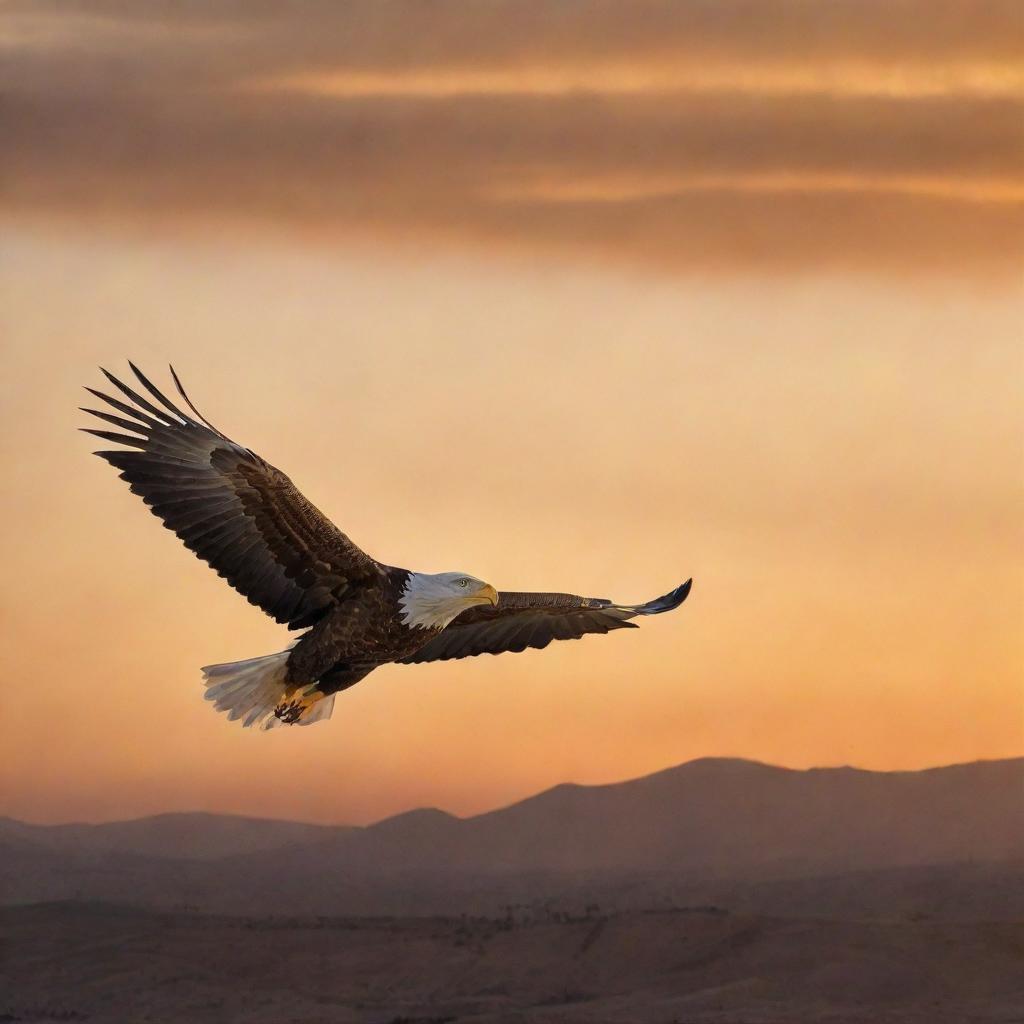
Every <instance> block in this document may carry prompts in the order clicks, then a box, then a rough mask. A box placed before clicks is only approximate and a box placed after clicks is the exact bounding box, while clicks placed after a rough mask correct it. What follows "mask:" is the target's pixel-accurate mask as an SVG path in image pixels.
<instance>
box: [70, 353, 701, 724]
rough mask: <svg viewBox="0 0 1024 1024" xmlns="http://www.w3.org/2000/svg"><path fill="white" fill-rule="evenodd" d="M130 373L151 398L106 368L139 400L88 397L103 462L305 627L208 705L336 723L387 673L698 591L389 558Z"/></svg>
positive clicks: (243, 667) (662, 606)
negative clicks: (589, 583)
mask: <svg viewBox="0 0 1024 1024" xmlns="http://www.w3.org/2000/svg"><path fill="white" fill-rule="evenodd" d="M129 365H130V366H131V368H132V372H133V373H134V374H135V376H136V377H137V378H138V381H139V383H140V384H141V385H142V388H143V389H144V390H145V391H146V392H147V393H148V395H149V396H150V397H149V398H146V397H145V396H144V395H141V394H138V393H137V392H136V391H134V390H132V388H130V387H128V385H127V384H124V383H122V382H121V381H119V380H118V379H117V378H116V377H114V376H113V375H112V374H110V373H107V371H106V370H103V373H104V374H105V376H106V378H107V380H108V381H110V383H111V384H112V385H113V386H114V387H115V388H116V389H117V390H118V391H119V392H120V393H121V394H122V395H123V396H124V397H125V398H126V399H127V400H128V401H121V400H120V399H118V398H112V397H111V396H110V395H106V394H103V393H102V392H100V391H94V390H93V389H92V388H86V390H87V391H89V392H90V394H92V395H95V396H96V397H97V398H99V399H100V400H101V401H103V402H105V403H106V404H107V405H108V406H110V407H112V408H113V409H114V410H116V412H117V413H118V414H119V415H115V414H113V413H111V412H108V411H105V410H104V411H100V410H98V409H83V410H82V411H83V412H88V413H91V414H92V415H93V416H97V417H99V419H101V420H104V421H106V422H107V423H109V424H112V425H113V426H114V427H117V428H118V430H116V431H113V430H95V429H91V428H83V429H84V430H86V432H87V433H90V434H94V435H95V436H97V437H101V438H103V439H104V440H107V441H113V442H115V443H116V444H120V445H124V446H125V448H124V449H117V450H112V451H100V452H96V454H97V455H99V456H100V458H102V459H105V460H106V461H107V462H109V463H110V464H111V465H112V466H114V467H115V468H116V469H118V470H120V471H121V472H120V475H121V479H123V480H126V481H127V482H128V484H129V486H130V487H131V489H132V491H134V493H135V494H138V495H139V496H140V497H141V498H142V500H143V501H144V502H145V503H146V504H147V505H148V506H149V507H150V510H151V511H152V512H153V514H154V515H156V516H158V517H159V518H160V520H161V521H162V522H163V524H164V526H166V527H167V528H168V529H170V530H173V531H174V532H175V533H176V534H177V535H178V537H179V538H180V539H181V540H182V542H183V543H184V544H185V546H186V547H187V548H189V550H191V551H193V552H194V553H195V554H196V555H197V556H198V557H199V558H201V559H203V561H205V562H207V563H208V564H209V565H210V566H211V567H212V568H213V569H214V570H216V572H217V575H218V576H222V577H223V578H224V579H226V580H227V581H228V583H230V584H231V586H232V587H234V588H235V590H237V591H238V592H239V593H240V594H242V595H243V596H244V597H245V598H247V599H248V600H249V602H250V603H251V604H254V605H257V606H258V607H260V608H262V609H263V611H265V612H266V613H267V614H268V615H269V616H271V618H273V619H275V620H276V621H277V622H281V623H285V624H287V626H288V628H289V629H302V630H305V631H306V632H304V633H303V634H302V636H301V637H299V639H298V640H296V641H295V642H294V643H293V644H292V645H291V646H290V647H288V648H287V649H286V650H284V651H281V652H279V653H277V654H269V655H267V656H265V657H262V658H251V659H249V660H248V661H236V662H231V663H228V664H223V665H208V666H207V667H206V668H204V669H203V670H202V671H203V678H204V682H205V686H206V698H207V700H210V701H212V702H213V704H214V707H215V708H216V709H217V710H218V711H223V712H226V713H227V716H228V718H229V719H231V720H234V721H237V720H241V722H242V724H243V725H244V726H255V725H258V726H261V727H262V728H264V729H269V728H271V727H273V726H276V725H281V724H284V725H309V724H310V723H312V722H318V721H323V720H324V719H327V718H330V716H331V712H332V711H333V709H334V695H335V694H336V693H338V692H339V691H341V690H344V689H347V688H348V687H350V686H352V685H354V684H355V683H357V682H359V680H360V679H363V678H365V677H366V676H367V675H369V673H370V672H372V671H373V670H374V669H375V668H377V667H378V666H380V665H386V664H389V663H392V662H394V663H398V664H401V665H415V664H419V663H422V662H427V661H446V660H448V659H449V658H468V657H473V656H474V655H477V654H501V653H502V652H504V651H524V650H526V649H527V648H528V647H536V648H543V647H547V645H548V644H549V643H551V641H552V640H575V639H577V638H578V637H581V636H583V635H584V634H585V633H607V632H609V631H610V630H613V629H623V628H626V627H629V628H635V625H636V624H635V623H633V622H630V621H629V620H630V619H632V618H635V617H636V616H637V615H656V614H658V613H660V612H667V611H671V610H672V609H673V608H678V607H679V605H680V604H682V603H683V601H685V600H686V595H687V594H688V593H689V592H690V580H687V581H686V582H685V583H684V584H682V586H680V587H678V588H677V589H675V590H673V591H672V592H671V593H669V594H666V595H665V596H664V597H659V598H657V599H655V600H653V601H648V602H647V603H646V604H632V605H631V604H616V603H614V602H612V601H606V600H603V599H600V598H592V597H591V598H587V597H576V596H575V595H573V594H528V593H515V592H512V591H503V592H501V593H499V592H498V591H497V590H495V589H494V587H493V586H491V584H490V583H485V582H484V581H483V580H479V579H477V578H476V577H475V576H470V575H469V574H468V573H464V572H442V573H425V572H412V571H411V570H409V569H397V568H395V567H393V566H390V565H384V564H383V563H382V562H378V561H376V560H375V559H373V558H371V557H370V556H369V555H368V554H366V553H365V552H364V551H362V550H360V549H359V548H358V547H356V545H355V544H353V543H352V541H350V540H349V539H348V537H346V536H345V534H343V533H342V532H341V531H340V530H339V529H338V528H337V527H336V526H335V525H334V524H333V523H332V522H331V521H330V520H329V519H328V518H327V517H326V516H325V515H324V514H323V513H322V512H320V511H319V510H318V509H316V508H314V507H313V505H311V504H310V503H309V501H307V500H306V498H305V497H304V496H303V495H302V494H301V493H300V492H299V490H298V489H297V488H296V487H295V485H294V484H293V483H292V482H291V480H289V479H288V477H286V476H285V475H284V473H282V472H281V471H280V470H278V469H275V468H274V467H273V466H271V465H270V464H269V463H267V462H264V461H263V459H261V458H260V457H259V456H258V455H257V454H256V453H255V452H253V451H250V450H249V449H248V448H243V447H242V446H241V445H240V444H237V443H236V442H234V441H232V440H231V439H230V438H229V437H227V436H226V435H224V434H222V433H221V432H220V431H219V430H218V429H217V428H216V427H214V426H213V425H212V424H211V423H210V422H209V421H208V420H207V419H206V418H205V417H204V416H203V415H202V413H200V412H199V410H198V409H197V408H196V407H195V406H194V405H193V404H192V402H191V400H190V399H189V397H188V395H187V394H186V393H185V389H184V388H183V387H182V385H181V381H180V380H179V379H178V375H177V374H176V373H175V372H174V367H171V376H172V377H173V379H174V384H175V387H176V388H177V390H178V394H179V395H180V396H181V399H182V401H183V402H184V403H185V405H186V406H187V407H188V409H189V412H190V413H191V414H192V415H190V414H189V413H186V412H183V411H182V410H181V409H180V408H178V406H176V405H175V404H174V403H173V402H171V401H170V400H169V399H168V398H167V397H166V396H165V395H163V394H162V393H161V392H160V391H159V390H158V389H157V388H156V387H155V386H154V385H153V384H152V383H151V382H150V381H149V380H148V379H147V378H146V377H145V375H144V374H143V373H142V372H141V371H140V370H139V369H138V368H136V366H135V365H134V364H133V363H129ZM121 431H128V433H122V432H121Z"/></svg>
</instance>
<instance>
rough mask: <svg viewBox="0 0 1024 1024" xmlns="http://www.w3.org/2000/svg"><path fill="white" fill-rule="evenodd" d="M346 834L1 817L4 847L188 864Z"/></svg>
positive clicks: (242, 822)
mask: <svg viewBox="0 0 1024 1024" xmlns="http://www.w3.org/2000/svg"><path fill="white" fill-rule="evenodd" d="M343 830H344V829H343V828H341V829H339V828H333V829H332V828H331V827H329V826H323V825H310V824H306V823H303V822H297V821H275V820H272V819H269V818H245V817H239V816H235V815H229V814H205V813H191V814H157V815H153V816H152V817H148V818H134V819H132V820H130V821H111V822H105V823H103V824H100V825H86V824H79V823H74V824H68V825H30V824H28V823H26V822H22V821H16V820H14V819H13V818H0V842H3V841H4V840H23V841H25V842H29V843H33V844H38V845H40V846H45V847H47V848H48V849H52V850H72V851H86V850H92V851H97V852H101V851H108V852H118V853H137V854H143V855H149V856H154V857H176V858H177V857H183V858H186V859H189V860H193V859H194V860H210V859H214V858H217V857H227V856H230V855H231V854H235V853H246V852H254V851H258V850H275V849H280V848H281V847H284V846H295V845H299V844H302V843H312V842H316V841H317V840H318V839H320V838H322V837H324V836H325V835H327V834H329V833H332V832H338V831H343Z"/></svg>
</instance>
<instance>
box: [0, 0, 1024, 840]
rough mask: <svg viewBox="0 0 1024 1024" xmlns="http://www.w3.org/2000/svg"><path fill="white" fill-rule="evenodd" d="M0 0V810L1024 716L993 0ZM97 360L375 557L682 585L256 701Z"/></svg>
mask: <svg viewBox="0 0 1024 1024" xmlns="http://www.w3.org/2000/svg"><path fill="white" fill-rule="evenodd" d="M5 10H6V13H7V14H8V18H7V19H6V23H5V26H4V27H3V28H0V52H2V53H3V55H4V61H3V62H2V70H0V84H2V85H3V88H4V93H5V103H4V105H3V109H2V110H0V125H2V126H3V129H4V137H5V147H4V148H5V152H4V170H5V174H4V180H3V183H2V185H0V223H2V224H3V226H4V230H3V233H2V237H0V266H2V267H3V271H2V285H0V287H2V290H3V296H2V310H3V312H2V313H0V320H2V326H3V328H4V334H5V337H6V339H7V345H6V346H5V348H4V352H3V355H2V360H3V367H4V370H5V372H4V374H3V377H2V379H0V396H2V401H0V451H2V453H3V460H4V467H5V473H4V484H3V486H4V511H3V514H2V522H3V529H2V535H0V552H2V554H3V556H4V560H5V568H6V573H5V579H4V582H3V586H2V594H0V614H2V616H3V620H4V623H5V627H6V630H7V636H8V642H7V643H6V644H5V645H4V648H3V650H2V652H0V665H2V668H3V674H4V678H5V681H6V682H5V685H4V687H3V688H2V690H0V788H2V789H3V791H4V792H5V800H4V806H3V807H2V808H0V812H2V813H5V814H9V815H11V816H13V817H17V818H23V819H25V820H32V821H40V822H42V821H65V820H69V819H72V818H74V819H78V820H90V819H91V820H98V819H113V818H124V817H137V816H142V815H145V814H148V813H156V812H160V811H163V810H167V809H170V808H184V807H188V808H189V809H193V810H210V811H215V812H225V813H241V814H250V815H256V816H270V817H280V818H288V819H291V820H308V821H345V822H358V821H368V820H373V819H380V818H383V817H387V816H388V815H390V814H392V813H395V812H397V811H400V810H403V809H408V808H411V807H416V806H422V805H432V806H441V807H444V808H446V809H447V810H450V811H452V812H454V813H458V814H468V813H473V812H475V811H479V810H483V809H487V808H490V807H494V806H500V805H503V804H507V803H509V802H512V801H513V800H516V799H519V798H521V797H523V796H525V795H529V794H530V793H534V792H537V791H540V790H542V789H544V788H546V787H547V786H550V785H553V784H556V783H559V782H562V781H565V780H566V779H574V780H576V781H578V782H581V783H601V782H611V781H617V780H620V779H624V778H628V777H638V776H642V775H645V774H648V773H650V772H653V771H656V770H659V769H661V768H663V767H664V766H665V765H666V764H672V763H678V762H682V761H686V760H690V759H692V758H696V757H699V756H721V755H722V754H723V752H724V753H725V754H727V755H730V756H733V755H734V756H740V757H746V758H751V759H756V760H761V761H765V762H768V763H773V762H774V763H782V764H785V765H789V766H793V767H797V768H800V767H809V766H814V765H821V764H835V763H839V762H842V763H853V764H856V765H858V766H863V767H865V768H870V769H880V770H889V769H914V768H922V767H926V766H934V765H942V764H950V763H963V762H969V761H973V760H976V759H998V758H1004V757H1010V756H1020V755H1021V754H1022V753H1024V695H1022V688H1021V682H1022V679H1024V631H1022V630H1021V628H1020V626H1021V622H1022V621H1024V528H1022V523H1024V517H1022V515H1021V512H1022V511H1024V474H1022V472H1021V466H1022V464H1024V462H1022V459H1024V413H1022V409H1024V346H1022V344H1021V341H1022V336H1021V335H1022V326H1021V325H1022V323H1024V283H1022V280H1021V273H1020V272H1021V269H1022V268H1024V129H1022V127H1021V126H1022V124H1024V117H1022V115H1024V74H1022V73H1021V67H1022V64H1021V58H1022V56H1024V7H1022V6H1021V5H1020V4H1017V3H1011V2H1005V3H1004V2H998V0H997V2H993V3H989V4H986V5H983V6H981V7H979V6H978V5H975V4H972V3H969V2H968V0H941V2H940V3H934V2H931V0H929V2H926V0H910V2H908V3H905V4H900V5H896V6H893V5H890V4H884V3H881V2H880V0H878V2H875V0H869V2H863V0H840V2H838V3H835V4H828V5H820V4H814V3H811V2H809V0H777V2H773V3H771V4H760V3H756V2H754V0H723V2H722V3H721V4H718V5H713V6H709V5H707V4H704V3H702V2H696V0H693V2H691V0H684V2H660V0H642V3H641V4H639V5H636V6H634V5H630V11H631V12H632V13H631V15H630V16H629V17H626V16H625V15H624V14H623V11H624V10H625V8H624V7H623V8H620V7H618V6H616V5H614V4H607V3H604V2H601V0H585V2H583V3H579V4H572V5H559V4H551V3H550V2H546V0H528V2H526V3H517V4H511V3H508V2H505V0H500V2H497V3H493V4H487V5H475V4H470V3H468V0H440V2H438V3H434V4H430V5H426V6H424V5H420V4H417V3H415V2H411V0H383V2H369V0H350V2H347V3H343V4H334V3H326V2H324V0H304V2H303V3H301V4H299V5H297V6H293V5H288V6H284V7H282V6H279V5H273V4H266V3H263V2H253V3H241V2H237V0H215V2H210V3H196V2H191V0H190V2H186V3H170V2H163V0H149V2H146V3H141V4H139V3H127V2H125V0H75V2H73V3H71V4H58V3H55V2H51V0H17V2H15V3H11V4H8V5H7V7H6V8H5ZM127 358H130V359H132V360H133V361H134V362H136V363H137V364H138V365H139V366H140V367H141V368H142V369H143V370H144V371H145V372H146V373H148V374H149V375H150V376H151V377H152V378H153V380H154V381H155V382H156V383H157V384H158V385H160V386H162V385H163V384H164V383H165V382H166V381H167V373H166V365H167V363H168V362H172V363H173V364H174V365H175V367H176V369H177V370H178V371H179V373H180V374H181V377H182V379H183V381H184V383H185V385H186V386H187V387H188V389H189V391H190V394H191V396H192V398H193V399H194V400H195V402H196V403H197V405H198V407H199V408H200V409H201V410H202V411H203V412H204V414H206V415H207V416H208V417H209V418H210V419H211V420H212V421H213V422H214V423H216V424H218V426H219V427H221V429H223V430H224V431H225V432H226V433H228V434H229V435H230V436H232V437H234V438H236V439H237V440H238V441H240V442H241V443H243V444H244V445H246V446H249V447H251V448H252V449H253V450H254V451H256V452H257V453H259V454H260V455H261V456H263V457H264V458H266V459H267V460H268V461H270V462H271V463H273V464H274V465H276V466H278V467H279V468H281V469H282V470H284V471H285V472H286V473H288V475H289V476H291V477H292V479H293V480H294V481H295V483H296V484H297V485H298V486H299V487H300V488H301V489H302V491H303V492H304V493H305V494H306V496H307V497H308V498H309V499H310V500H311V501H312V502H314V503H315V504H316V505H317V506H318V507H319V508H321V509H322V510H323V511H324V512H325V513H326V514H327V515H328V516H329V517H330V518H331V519H332V520H333V521H334V522H336V523H337V524H338V526H339V527H340V528H341V529H343V530H344V531H345V532H346V533H347V534H348V535H349V536H350V537H351V538H352V539H353V540H354V541H355V542H356V543H357V544H359V545H360V546H361V547H363V548H364V549H365V550H366V551H367V552H368V553H369V554H371V555H372V556H374V557H376V558H379V559H380V560H382V561H384V562H387V563H390V564H393V565H401V566H406V567H409V568H413V569H419V570H425V571H438V570H446V569H458V570H462V571H466V572H468V573H472V574H473V575H475V576H479V577H481V578H484V579H487V580H488V581H489V582H492V583H493V584H494V585H495V586H497V587H498V589H499V590H500V589H523V590H567V591H571V592H575V593H581V594H584V595H588V596H597V597H610V598H614V599H617V600H623V601H639V600H644V599H647V598H651V597H654V596H656V595H659V594H662V593H665V592H666V591H668V590H670V589H671V588H672V587H674V586H676V585H677V584H678V583H680V582H681V581H682V580H684V579H686V578H688V577H691V576H692V577H693V579H694V586H693V592H692V594H691V596H690V598H689V599H688V601H687V602H686V604H685V605H684V606H683V607H682V608H681V609H680V610H679V611H677V612H675V613H673V614H672V615H668V616H661V617H659V618H657V619H651V620H648V621H645V622H644V623H643V625H642V628H641V629H639V630H635V631H628V632H627V631H622V632H621V633H618V634H614V635H610V636H607V637H589V638H584V639H583V640H581V641H579V642H573V643H560V644H553V645H552V646H551V647H549V648H548V649H547V650H545V651H540V652H536V651H535V652H527V653H524V654H517V655H511V654H510V655H504V656H502V657H499V658H491V657H481V658H475V659H469V660H466V661H462V662H453V663H444V664H434V665H430V666H418V667H401V666H395V667H387V668H384V669H381V670H380V671H378V672H376V673H374V674H373V675H372V676H371V677H370V678H369V679H367V680H366V681H364V682H363V683H361V684H360V685H358V686H356V687H355V688H353V689H352V690H351V691H348V692H346V693H344V694H342V695H341V696H339V698H338V700H337V703H336V710H335V713H334V717H333V719H332V721H331V722H329V723H327V724H325V725H317V726H315V727H313V728H310V729H297V730H283V731H277V732H274V733H270V734H252V733H250V732H249V731H243V730H241V729H240V728H238V727H237V726H236V725H233V724H231V723H228V722H226V721H225V720H224V719H223V718H222V717H221V716H219V715H217V714H215V713H214V712H213V711H212V710H211V707H210V705H208V704H207V703H205V702H204V701H203V699H202V686H201V682H200V674H199V667H200V666H201V665H206V664H209V663H212V662H219V661H228V660H234V659H240V658H246V657H252V656H256V655H260V654H266V653H270V652H273V651H277V650H280V649H282V648H283V647H284V646H285V644H286V643H287V642H288V640H289V639H290V638H289V636H288V634H287V633H286V631H285V630H284V629H282V628H280V627H278V626H276V625H274V624H273V623H272V622H270V621H269V620H268V619H267V618H266V617H264V616H263V615H262V614H261V613H260V612H259V611H258V610H257V609H255V608H253V607H251V606H249V605H248V604H246V602H245V600H244V599H243V598H241V597H240V596H239V595H237V594H235V593H233V592H232V591H231V590H230V589H229V588H228V587H227V586H226V584H225V583H224V582H223V581H222V580H220V579H218V578H217V577H216V576H215V575H214V573H213V572H211V571H210V569H209V568H208V567H206V566H205V565H203V564H202V563H200V562H199V561H198V560H197V559H195V558H194V557H193V556H192V555H191V554H190V553H188V552H187V551H186V550H184V548H183V547H182V546H181V545H180V543H179V542H178V541H177V540H176V539H175V538H174V537H173V536H172V535H171V534H170V533H169V532H168V531H166V530H164V529H162V528H161V527H160V525H159V523H158V522H157V520H156V519H155V518H154V517H153V516H152V515H150V514H149V513H148V512H147V510H146V509H145V508H144V506H143V505H142V503H141V502H140V501H139V499H138V498H137V497H135V496H134V495H131V494H130V493H129V492H128V489H127V488H126V486H125V485H124V484H123V482H121V481H119V480H118V479H117V477H116V474H115V473H114V472H112V471H111V469H110V467H109V466H106V465H104V464H103V463H101V462H100V460H98V459H96V458H94V457H93V456H91V455H90V454H89V453H90V451H91V450H93V448H95V447H97V446H96V445H95V444H94V443H93V442H92V439H90V438H88V437H86V436H84V435H76V434H75V433H74V431H75V428H77V427H80V426H84V425H86V424H85V420H86V419H87V417H86V416H85V415H84V414H82V413H79V412H78V411H77V407H78V406H80V405H90V404H93V402H92V399H91V398H90V396H89V395H88V394H87V393H86V392H84V391H82V390H81V388H82V386H83V385H88V386H90V387H98V386H100V385H101V384H102V377H101V375H100V373H99V371H98V369H97V368H96V367H97V366H98V365H103V366H105V367H106V368H107V369H109V370H111V371H112V372H115V373H120V372H123V371H124V370H125V368H126V362H125V360H126V359H127Z"/></svg>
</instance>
